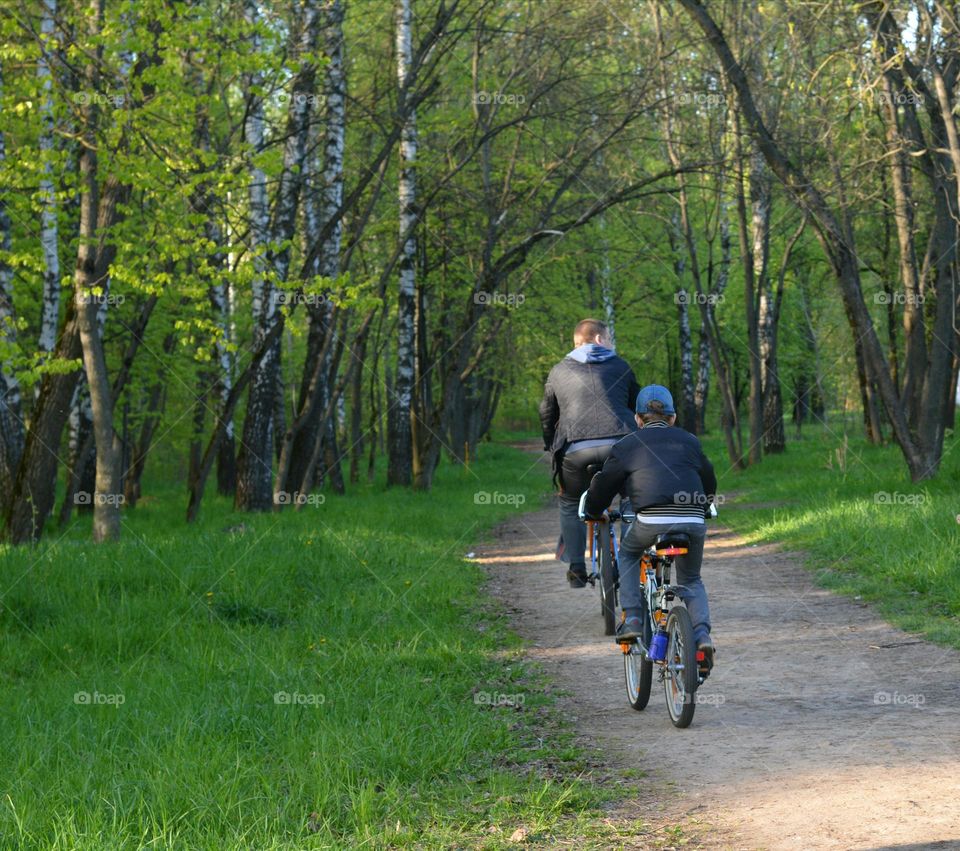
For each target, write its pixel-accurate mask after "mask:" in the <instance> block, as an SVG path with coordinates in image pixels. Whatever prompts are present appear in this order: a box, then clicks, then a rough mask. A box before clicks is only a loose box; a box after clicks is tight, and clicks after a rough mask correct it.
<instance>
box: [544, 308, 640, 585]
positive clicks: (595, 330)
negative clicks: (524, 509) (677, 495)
mask: <svg viewBox="0 0 960 851" xmlns="http://www.w3.org/2000/svg"><path fill="white" fill-rule="evenodd" d="M573 345H574V349H573V351H571V352H569V353H568V354H567V356H566V357H565V358H564V359H563V360H562V361H560V363H558V364H557V365H556V366H554V367H553V369H551V370H550V375H549V376H547V382H546V385H545V386H544V391H543V401H542V402H541V403H540V424H541V427H542V429H543V448H544V451H547V452H552V453H553V472H554V481H555V482H557V483H558V484H559V485H560V532H561V543H560V546H559V547H558V555H559V558H560V559H561V561H564V562H566V563H568V564H569V569H568V570H567V579H568V580H569V582H570V585H571V586H572V587H574V588H583V587H584V586H585V585H586V578H587V569H586V563H585V562H584V555H583V551H584V549H585V547H586V543H587V537H586V529H585V527H584V524H583V523H581V522H580V519H579V517H578V516H577V508H578V505H579V501H580V494H581V493H583V491H584V490H586V487H587V485H588V484H589V481H590V477H589V476H588V475H587V472H586V471H587V466H588V465H590V464H602V463H603V462H604V460H605V459H606V457H607V455H609V454H610V449H611V447H612V446H613V444H614V443H616V442H617V441H618V440H619V439H620V438H621V437H623V436H624V435H625V434H629V433H630V432H632V431H635V430H636V428H637V426H636V423H635V421H634V415H633V410H634V404H635V402H636V398H637V393H638V392H639V390H640V387H639V385H638V384H637V379H636V378H635V377H634V375H633V370H631V369H630V367H629V366H628V365H627V363H626V361H624V360H623V359H622V358H620V357H618V356H617V354H616V352H614V351H613V349H612V348H611V347H610V338H609V332H608V331H607V326H606V325H604V323H602V322H600V321H599V320H596V319H584V320H582V321H581V322H579V323H578V324H577V327H576V328H575V329H574V331H573ZM606 507H607V506H604V508H606Z"/></svg>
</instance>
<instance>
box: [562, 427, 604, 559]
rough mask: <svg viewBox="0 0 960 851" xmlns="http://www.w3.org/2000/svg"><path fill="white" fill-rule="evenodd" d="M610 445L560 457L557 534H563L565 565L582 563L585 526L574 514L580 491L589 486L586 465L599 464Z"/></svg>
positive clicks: (585, 535)
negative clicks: (561, 461) (561, 460)
mask: <svg viewBox="0 0 960 851" xmlns="http://www.w3.org/2000/svg"><path fill="white" fill-rule="evenodd" d="M611 449H613V444H612V443H611V444H610V445H609V446H593V447H590V448H589V449H578V450H577V451H576V452H567V453H566V454H565V455H564V456H563V463H562V465H561V468H560V477H559V478H560V488H561V492H560V534H561V535H562V536H563V554H562V556H561V558H560V560H561V561H564V562H566V563H567V564H583V563H584V558H583V551H584V550H585V549H586V547H587V527H586V524H585V523H584V522H583V521H582V520H581V519H580V518H579V517H578V516H577V509H578V507H579V506H580V496H581V494H582V493H583V492H584V491H585V490H586V489H587V488H588V487H590V479H591V478H592V476H591V475H588V474H587V467H589V466H590V465H591V464H599V465H602V464H603V462H604V461H606V459H607V456H608V455H609V454H610V450H611Z"/></svg>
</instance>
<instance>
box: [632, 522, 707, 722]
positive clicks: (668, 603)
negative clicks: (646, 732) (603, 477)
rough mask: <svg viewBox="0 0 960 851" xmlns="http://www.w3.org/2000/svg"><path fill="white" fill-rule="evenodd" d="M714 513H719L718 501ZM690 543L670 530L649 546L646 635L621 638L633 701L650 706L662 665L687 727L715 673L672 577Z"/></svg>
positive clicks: (676, 711) (674, 706)
mask: <svg viewBox="0 0 960 851" xmlns="http://www.w3.org/2000/svg"><path fill="white" fill-rule="evenodd" d="M708 516H709V517H716V516H717V511H716V508H715V507H714V506H713V505H712V504H711V506H710V512H709V515H708ZM689 544H690V538H689V536H688V535H686V534H684V533H682V532H667V533H664V534H661V535H658V536H657V539H656V541H655V542H654V544H653V546H651V547H648V548H647V549H646V550H644V553H643V555H642V556H641V558H640V590H641V593H642V595H643V601H644V608H645V616H644V618H643V635H642V638H641V639H638V640H637V641H634V642H623V643H621V644H620V649H621V650H622V652H623V670H624V679H625V680H626V687H627V700H628V701H629V703H630V705H631V706H632V707H633V708H634V709H636V710H637V711H641V710H643V709H644V708H645V707H646V705H647V703H648V701H649V700H650V690H651V688H652V684H653V670H654V667H656V669H657V678H658V681H659V682H662V683H663V686H664V695H665V697H666V701H667V712H669V714H670V720H671V721H672V722H673V725H674V726H675V727H681V728H683V727H689V726H690V722H691V721H693V713H694V710H695V709H696V707H697V704H696V693H697V689H698V688H699V687H700V686H701V685H702V684H703V681H704V680H705V679H706V678H707V677H708V676H709V673H710V672H709V670H707V668H706V666H705V664H704V663H705V660H704V654H703V652H702V651H699V650H697V648H696V643H695V642H694V638H693V622H692V621H691V619H690V613H689V612H688V611H687V609H686V606H684V605H682V604H681V605H677V599H678V598H682V595H683V592H684V591H685V589H684V587H683V586H682V585H673V584H671V582H670V570H671V568H672V567H673V560H674V558H676V556H678V555H684V554H685V553H686V552H687V549H688V547H689ZM680 602H681V603H682V599H681V601H680ZM651 603H652V604H653V605H651Z"/></svg>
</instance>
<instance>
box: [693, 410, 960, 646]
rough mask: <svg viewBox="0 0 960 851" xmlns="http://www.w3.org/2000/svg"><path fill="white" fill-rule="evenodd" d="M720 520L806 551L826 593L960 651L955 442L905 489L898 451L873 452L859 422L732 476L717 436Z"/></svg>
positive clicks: (711, 445) (831, 427)
mask: <svg viewBox="0 0 960 851" xmlns="http://www.w3.org/2000/svg"><path fill="white" fill-rule="evenodd" d="M704 445H705V448H706V449H707V452H708V454H709V455H710V457H711V458H712V460H713V461H714V463H715V465H716V467H717V473H718V477H719V482H720V483H719V491H720V492H721V495H722V496H723V497H725V500H726V501H725V504H724V505H722V506H721V507H720V516H721V519H722V520H723V522H724V523H726V524H728V525H730V526H732V527H733V528H734V529H736V530H737V531H739V532H741V533H743V534H744V535H745V536H746V537H747V539H748V540H749V541H752V542H756V541H775V542H779V543H781V544H783V546H784V547H786V548H794V549H802V550H803V551H805V552H806V553H807V556H808V558H807V564H808V565H809V566H810V567H811V568H812V569H814V570H815V571H816V575H817V578H818V580H819V581H820V582H821V584H823V585H824V586H826V587H829V588H832V589H834V590H836V591H840V592H843V593H846V594H851V595H856V596H859V597H861V598H862V599H864V600H867V601H869V602H871V603H873V604H874V605H875V606H876V607H877V610H878V611H879V612H880V613H881V614H882V615H883V616H884V617H886V618H887V619H888V620H890V621H891V622H893V623H895V624H897V625H898V626H900V627H902V628H904V629H907V630H911V631H918V632H922V633H923V634H925V635H926V636H927V637H929V638H931V639H933V640H935V641H938V642H941V643H944V644H948V645H952V646H954V647H960V439H958V436H957V435H948V438H947V441H946V445H945V450H944V457H943V464H942V466H941V469H940V473H939V475H938V476H937V477H936V478H934V479H932V480H931V481H928V482H923V483H921V484H913V483H911V481H910V479H909V476H908V475H907V472H906V465H905V464H904V462H903V458H902V456H901V454H900V451H899V449H898V448H897V447H896V446H895V445H889V446H870V445H868V444H867V443H866V442H865V441H864V440H863V438H862V437H861V436H860V430H858V429H857V427H856V424H853V427H852V429H851V432H850V436H849V438H848V439H847V440H846V441H845V439H844V435H843V432H842V425H841V424H840V423H839V422H838V421H837V420H836V419H835V420H833V421H832V422H831V423H829V424H828V427H809V428H805V429H804V431H803V436H802V438H801V439H800V440H791V441H790V442H789V443H788V447H787V452H786V453H784V454H782V455H772V456H768V457H767V458H765V459H764V460H763V463H762V464H760V465H759V466H757V467H755V468H752V469H747V470H744V471H731V470H729V469H728V465H727V463H726V453H725V452H724V450H723V444H722V441H721V437H720V435H719V433H715V434H713V435H711V436H710V437H709V438H707V439H706V440H705V441H704Z"/></svg>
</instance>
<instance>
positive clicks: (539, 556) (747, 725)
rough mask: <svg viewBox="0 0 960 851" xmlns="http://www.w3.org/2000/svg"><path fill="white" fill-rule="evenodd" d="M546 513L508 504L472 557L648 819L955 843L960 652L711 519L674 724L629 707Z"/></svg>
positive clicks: (796, 838) (717, 828) (551, 514)
mask: <svg viewBox="0 0 960 851" xmlns="http://www.w3.org/2000/svg"><path fill="white" fill-rule="evenodd" d="M558 528H559V524H558V517H557V512H556V509H550V510H543V511H536V512H531V513H528V514H525V515H520V516H518V517H517V518H516V519H515V520H512V521H509V522H507V523H506V524H504V525H502V526H501V527H499V528H498V530H497V532H496V534H495V536H494V539H493V541H492V542H489V543H487V544H486V545H483V546H479V547H477V549H476V556H477V558H478V559H479V560H480V561H481V562H483V563H484V564H486V565H487V567H488V570H489V574H490V583H489V588H490V591H491V592H492V593H493V594H494V595H495V596H496V597H498V598H499V599H500V600H502V601H503V602H504V603H505V604H506V606H507V607H508V609H509V610H510V611H511V613H512V615H513V618H514V621H515V628H516V629H517V630H518V631H519V632H520V634H521V635H523V636H525V637H528V638H531V639H532V647H531V648H530V649H529V657H530V658H531V659H535V660H538V661H540V662H541V663H543V665H544V666H545V667H546V668H547V670H548V671H550V672H551V673H552V674H553V675H554V676H555V677H556V678H557V680H558V682H559V684H560V685H561V686H562V687H563V688H564V689H565V690H566V691H568V692H569V693H570V697H569V698H566V699H565V700H566V708H567V709H568V711H569V712H570V713H571V714H572V715H573V716H574V717H575V718H576V723H577V728H578V731H579V733H580V735H581V736H582V737H583V738H584V740H585V741H586V742H589V743H592V744H594V745H597V746H599V747H600V748H601V749H602V750H603V751H604V752H605V754H606V756H607V758H608V759H609V760H610V762H611V763H612V764H613V765H619V766H623V767H633V768H637V769H641V770H644V771H647V772H650V774H651V776H652V778H653V779H654V781H655V785H656V786H657V788H658V789H659V790H662V794H659V795H658V796H657V797H658V798H659V799H660V801H661V804H660V810H659V812H658V813H657V815H658V816H659V817H660V818H663V819H665V820H666V819H674V820H677V821H680V822H682V823H683V824H684V825H685V826H686V829H687V830H688V832H692V833H694V834H695V835H697V836H698V838H699V841H700V843H701V845H700V847H711V848H724V849H728V848H729V849H844V850H846V849H911V851H914V849H921V848H922V849H927V848H938V849H939V848H951V849H960V653H958V652H956V651H953V650H947V649H944V648H941V647H937V646H935V645H932V644H929V643H927V642H924V641H920V640H918V639H917V638H916V637H915V636H911V635H909V634H907V633H904V632H902V631H900V630H897V629H894V628H893V627H891V626H889V625H888V624H886V623H885V622H883V621H882V620H880V619H879V618H878V617H877V616H876V615H874V614H873V613H872V612H871V611H870V610H869V609H868V608H867V607H866V606H865V605H862V604H859V603H857V602H856V601H854V600H850V599H848V598H843V597H839V596H836V595H833V594H831V593H829V592H827V591H824V590H823V589H820V588H818V587H817V586H816V585H815V584H814V583H813V582H812V580H811V577H810V575H809V574H808V573H807V572H806V571H805V570H804V569H803V568H802V566H801V561H800V558H799V556H797V555H796V554H791V553H787V552H778V551H776V549H775V548H773V547H767V546H763V547H751V546H747V545H745V544H744V543H743V542H742V541H741V540H739V539H738V538H737V537H736V536H735V535H733V534H732V533H731V532H730V531H729V530H726V529H724V528H723V527H719V526H716V525H712V526H711V527H710V531H709V534H708V539H707V546H706V554H705V559H704V570H703V576H704V580H705V583H706V585H707V590H708V592H709V595H710V604H711V609H712V617H713V624H714V631H713V635H714V639H715V641H716V644H717V649H718V650H717V652H718V658H717V667H716V668H715V670H714V673H713V675H712V676H711V678H710V679H709V680H708V681H707V683H706V684H705V685H704V687H703V689H702V691H701V694H700V698H701V702H700V704H699V705H698V707H697V712H696V717H695V718H694V721H693V725H692V726H691V727H690V728H689V729H687V730H676V729H674V728H673V727H672V726H671V724H670V719H669V717H668V715H667V711H666V706H665V704H664V700H663V693H662V690H658V689H657V687H656V683H654V693H653V695H652V696H651V699H650V704H649V706H648V707H647V708H646V709H645V710H644V711H643V712H635V711H633V710H632V709H630V707H629V706H628V705H627V703H626V698H625V695H624V688H623V664H622V658H621V656H620V653H619V650H618V648H616V646H615V645H614V644H613V643H612V640H611V639H609V638H606V637H604V636H603V628H602V623H601V619H600V607H599V601H598V597H597V594H598V592H597V591H596V590H595V589H591V588H589V587H587V588H586V589H583V590H578V589H571V588H569V587H568V586H567V583H566V581H565V579H564V568H563V567H562V566H561V565H560V564H558V563H557V562H556V561H554V559H553V551H554V548H555V544H556V539H557V534H558ZM920 605H922V602H920ZM658 740H659V741H661V742H665V743H667V744H668V748H667V749H661V748H659V747H656V748H655V747H654V743H655V742H657V741H658ZM634 817H636V813H634Z"/></svg>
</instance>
